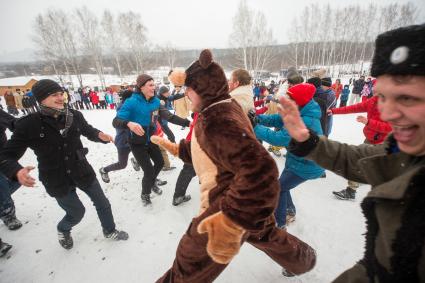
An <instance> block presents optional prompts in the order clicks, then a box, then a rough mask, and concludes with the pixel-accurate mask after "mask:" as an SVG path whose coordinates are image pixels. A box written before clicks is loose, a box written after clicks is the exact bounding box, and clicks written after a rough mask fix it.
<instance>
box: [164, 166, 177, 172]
mask: <svg viewBox="0 0 425 283" xmlns="http://www.w3.org/2000/svg"><path fill="white" fill-rule="evenodd" d="M173 169H176V166H170V167H162V171H171V170H173Z"/></svg>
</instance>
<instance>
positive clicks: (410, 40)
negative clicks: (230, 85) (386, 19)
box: [279, 24, 425, 283]
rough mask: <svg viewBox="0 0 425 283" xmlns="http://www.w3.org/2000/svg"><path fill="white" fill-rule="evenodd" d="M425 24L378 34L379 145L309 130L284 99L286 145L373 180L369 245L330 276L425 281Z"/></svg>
mask: <svg viewBox="0 0 425 283" xmlns="http://www.w3.org/2000/svg"><path fill="white" fill-rule="evenodd" d="M424 53H425V24H422V25H415V26H408V27H403V28H399V29H395V30H392V31H388V32H386V33H383V34H381V35H379V36H378V38H377V39H376V47H375V55H374V58H373V62H372V69H371V75H372V76H374V77H376V78H377V84H376V89H375V90H376V92H377V93H378V97H379V102H378V108H379V111H380V113H381V119H382V120H383V121H386V122H388V123H389V124H390V125H391V126H392V128H393V132H392V134H391V135H390V136H389V137H388V138H387V140H386V141H385V142H384V144H381V145H376V146H372V145H360V146H352V145H347V144H342V143H339V142H336V141H331V140H328V139H327V138H326V137H323V136H320V137H319V136H318V135H317V134H316V133H314V132H313V131H311V130H309V129H307V128H306V126H305V125H304V123H303V121H302V119H301V118H300V115H299V112H298V107H297V106H296V105H295V104H294V103H293V102H291V101H289V100H287V99H285V98H282V99H281V104H282V105H281V107H280V109H279V113H280V114H281V116H282V119H283V121H284V123H285V125H286V128H287V130H288V132H289V134H290V135H291V136H292V140H291V143H290V145H289V147H288V150H289V151H290V152H291V153H293V154H295V155H298V156H305V157H306V158H308V159H311V160H313V161H315V162H317V163H318V164H319V165H320V166H322V167H324V168H326V169H328V170H331V171H333V172H335V173H336V174H339V175H341V176H343V177H344V178H347V179H349V180H354V181H357V182H361V183H367V184H370V185H371V186H372V190H371V192H369V194H368V195H367V196H366V197H365V199H364V200H363V202H362V205H361V207H362V210H363V213H364V215H365V217H366V224H367V232H366V249H365V254H364V257H363V259H362V260H360V261H359V262H358V263H357V264H355V265H354V266H353V267H352V268H350V269H348V270H347V271H345V272H344V273H342V274H341V275H340V276H339V277H337V278H336V279H335V280H334V282H338V283H339V282H341V283H342V282H344V283H347V282H356V283H358V282H425V221H424V219H425V60H424V57H425V54H424Z"/></svg>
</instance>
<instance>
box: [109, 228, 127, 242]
mask: <svg viewBox="0 0 425 283" xmlns="http://www.w3.org/2000/svg"><path fill="white" fill-rule="evenodd" d="M103 235H104V236H105V238H108V239H112V240H115V241H120V240H122V241H126V240H127V239H128V234H127V232H124V231H119V230H117V229H114V231H112V232H110V233H106V232H105V231H103Z"/></svg>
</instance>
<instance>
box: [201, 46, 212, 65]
mask: <svg viewBox="0 0 425 283" xmlns="http://www.w3.org/2000/svg"><path fill="white" fill-rule="evenodd" d="M212 62H213V58H212V53H211V51H210V50H209V49H204V50H202V52H201V54H200V55H199V65H201V67H202V69H206V68H208V67H209V66H210V65H211V63H212Z"/></svg>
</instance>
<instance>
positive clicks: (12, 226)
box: [2, 215, 22, 230]
mask: <svg viewBox="0 0 425 283" xmlns="http://www.w3.org/2000/svg"><path fill="white" fill-rule="evenodd" d="M2 220H3V222H4V225H6V226H7V228H9V230H18V229H19V228H21V227H22V222H21V221H19V219H18V218H16V216H15V215H11V216H6V217H3V218H2Z"/></svg>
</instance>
